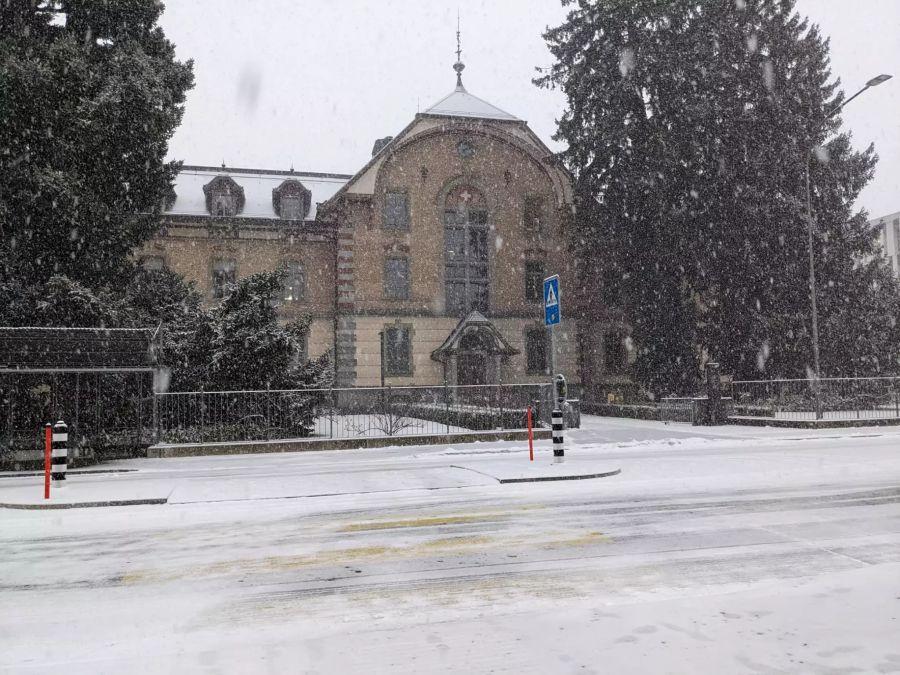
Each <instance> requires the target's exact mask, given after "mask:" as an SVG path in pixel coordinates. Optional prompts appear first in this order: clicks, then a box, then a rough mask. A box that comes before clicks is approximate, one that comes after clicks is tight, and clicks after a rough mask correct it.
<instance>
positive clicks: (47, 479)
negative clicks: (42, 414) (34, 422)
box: [44, 422, 53, 499]
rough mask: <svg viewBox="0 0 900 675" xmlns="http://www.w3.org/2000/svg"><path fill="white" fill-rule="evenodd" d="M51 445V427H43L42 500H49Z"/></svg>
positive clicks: (48, 423)
mask: <svg viewBox="0 0 900 675" xmlns="http://www.w3.org/2000/svg"><path fill="white" fill-rule="evenodd" d="M52 443H53V425H52V424H50V422H47V423H46V424H45V425H44V499H50V447H51V445H52Z"/></svg>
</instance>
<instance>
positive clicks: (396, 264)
mask: <svg viewBox="0 0 900 675" xmlns="http://www.w3.org/2000/svg"><path fill="white" fill-rule="evenodd" d="M384 297H386V298H388V299H390V300H406V299H407V298H409V258H399V257H390V258H387V259H386V260H385V261H384Z"/></svg>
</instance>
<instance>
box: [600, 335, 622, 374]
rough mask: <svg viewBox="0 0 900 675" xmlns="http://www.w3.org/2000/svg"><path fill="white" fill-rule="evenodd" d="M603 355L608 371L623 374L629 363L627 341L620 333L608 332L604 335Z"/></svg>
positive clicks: (608, 372)
mask: <svg viewBox="0 0 900 675" xmlns="http://www.w3.org/2000/svg"><path fill="white" fill-rule="evenodd" d="M603 355H604V365H605V366H606V373H607V374H608V375H621V374H622V373H624V372H625V366H626V365H627V364H628V362H627V355H626V354H625V341H624V340H623V339H622V336H621V335H619V334H618V333H607V334H606V335H604V336H603Z"/></svg>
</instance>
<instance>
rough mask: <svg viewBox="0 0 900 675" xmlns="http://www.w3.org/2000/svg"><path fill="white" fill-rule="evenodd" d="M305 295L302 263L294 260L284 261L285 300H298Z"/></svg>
mask: <svg viewBox="0 0 900 675" xmlns="http://www.w3.org/2000/svg"><path fill="white" fill-rule="evenodd" d="M305 295H306V275H305V274H304V273H303V265H301V264H300V263H298V262H295V261H293V260H292V261H289V262H287V263H285V276H284V294H283V296H282V297H283V298H284V301H285V302H299V301H301V300H303V298H304V296H305Z"/></svg>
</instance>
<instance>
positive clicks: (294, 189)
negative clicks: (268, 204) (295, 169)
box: [272, 178, 312, 220]
mask: <svg viewBox="0 0 900 675" xmlns="http://www.w3.org/2000/svg"><path fill="white" fill-rule="evenodd" d="M311 203H312V194H311V193H310V191H309V190H308V189H307V188H306V187H304V185H303V183H301V182H300V181H299V180H295V179H293V178H289V179H287V180H286V181H284V182H283V183H282V184H281V185H279V186H278V187H277V188H275V189H274V190H272V207H273V208H274V209H275V213H276V214H277V215H278V217H279V218H281V219H282V220H303V219H305V218H306V216H307V215H308V214H309V207H310V205H311Z"/></svg>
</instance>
